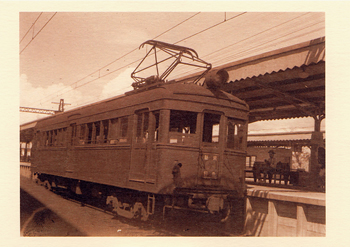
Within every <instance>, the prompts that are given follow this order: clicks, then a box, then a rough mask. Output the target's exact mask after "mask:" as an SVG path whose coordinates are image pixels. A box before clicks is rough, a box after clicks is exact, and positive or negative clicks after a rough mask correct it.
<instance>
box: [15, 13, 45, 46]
mask: <svg viewBox="0 0 350 247" xmlns="http://www.w3.org/2000/svg"><path fill="white" fill-rule="evenodd" d="M42 13H43V12H41V13H40V14H39V16H38V17H37V18H36V20H35V21H34V22H33V24H32V25H31V26H30V28H29V29H28V31H27V32H26V33H25V34H24V36H23V37H22V39H21V40H20V41H19V43H21V42H22V41H23V40H24V38H25V37H26V36H27V34H28V33H29V31H30V30H31V29H32V27H33V26H34V25H35V23H36V22H37V21H38V20H39V18H40V16H41V15H42Z"/></svg>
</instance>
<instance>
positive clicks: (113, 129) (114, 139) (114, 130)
mask: <svg viewBox="0 0 350 247" xmlns="http://www.w3.org/2000/svg"><path fill="white" fill-rule="evenodd" d="M118 120H119V119H118V118H114V119H111V121H110V123H111V124H110V131H109V137H108V139H109V143H110V144H117V143H118V129H119V128H118V124H119V121H118Z"/></svg>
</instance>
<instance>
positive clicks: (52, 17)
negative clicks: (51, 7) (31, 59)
mask: <svg viewBox="0 0 350 247" xmlns="http://www.w3.org/2000/svg"><path fill="white" fill-rule="evenodd" d="M56 14H57V12H55V13H54V14H53V15H52V16H51V17H50V19H49V20H48V21H47V22H46V23H45V24H44V26H43V27H42V28H41V29H40V30H39V31H38V32H37V33H36V34H35V36H34V37H33V38H32V39H31V40H30V41H29V42H28V44H27V45H26V46H25V47H24V48H23V49H22V50H21V51H20V53H19V54H22V52H23V51H24V50H25V49H26V48H27V47H28V46H29V45H30V43H32V41H33V40H34V39H35V38H36V37H37V36H38V34H39V33H40V32H41V31H42V30H43V29H44V28H45V27H46V25H47V24H48V23H49V22H50V21H51V20H52V18H53V17H54V16H55V15H56Z"/></svg>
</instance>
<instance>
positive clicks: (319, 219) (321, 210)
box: [20, 162, 326, 237]
mask: <svg viewBox="0 0 350 247" xmlns="http://www.w3.org/2000/svg"><path fill="white" fill-rule="evenodd" d="M20 171H21V176H23V177H27V178H29V179H32V177H31V173H30V164H28V163H22V162H21V169H20ZM244 234H245V236H267V237H273V236H283V237H286V236H321V237H322V236H325V235H326V194H325V193H324V192H313V191H307V190H305V189H300V188H297V187H294V186H291V187H290V188H286V187H278V186H274V185H266V186H264V185H260V184H250V183H248V184H247V197H246V208H245V224H244Z"/></svg>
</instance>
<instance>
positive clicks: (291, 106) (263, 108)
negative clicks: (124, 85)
mask: <svg viewBox="0 0 350 247" xmlns="http://www.w3.org/2000/svg"><path fill="white" fill-rule="evenodd" d="M214 69H216V70H220V69H225V70H226V71H227V72H228V74H229V82H228V83H226V84H224V85H223V86H222V89H223V90H224V91H226V92H229V93H231V94H233V95H235V96H237V97H238V98H240V99H242V100H244V101H245V102H246V103H247V104H248V105H249V108H250V117H249V122H255V121H260V120H276V119H285V118H300V117H316V116H320V115H322V116H325V37H322V38H318V39H315V40H311V41H308V42H303V43H300V44H297V45H293V46H289V47H285V48H282V49H278V50H275V51H272V52H268V53H264V54H260V55H257V56H254V57H250V58H246V59H243V60H240V61H235V62H232V63H229V64H225V65H222V66H220V67H215V68H214ZM191 77H192V76H189V77H187V78H183V79H180V80H179V81H184V82H186V81H188V80H189V79H190V78H191Z"/></svg>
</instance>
